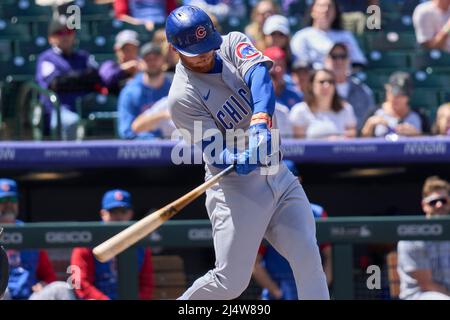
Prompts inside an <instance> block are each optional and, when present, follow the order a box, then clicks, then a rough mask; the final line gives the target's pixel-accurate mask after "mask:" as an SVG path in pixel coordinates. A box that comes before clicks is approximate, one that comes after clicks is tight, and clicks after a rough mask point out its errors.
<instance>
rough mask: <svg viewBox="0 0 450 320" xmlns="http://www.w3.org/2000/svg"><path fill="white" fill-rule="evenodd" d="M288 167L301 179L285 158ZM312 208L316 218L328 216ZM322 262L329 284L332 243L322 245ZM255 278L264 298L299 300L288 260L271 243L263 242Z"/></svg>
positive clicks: (313, 205) (290, 162)
mask: <svg viewBox="0 0 450 320" xmlns="http://www.w3.org/2000/svg"><path fill="white" fill-rule="evenodd" d="M283 162H284V163H285V164H286V166H287V167H288V169H289V170H290V171H291V172H292V174H294V175H295V176H296V177H299V180H301V177H300V174H299V171H298V169H297V167H296V165H295V163H294V162H293V161H291V160H283ZM311 209H312V212H313V215H314V218H315V219H320V218H326V217H327V213H326V211H325V210H324V209H323V208H322V207H321V206H319V205H317V204H313V203H311ZM320 252H321V255H322V264H323V268H324V271H325V274H326V277H327V284H328V286H330V284H331V281H332V265H331V245H330V244H322V245H321V246H320ZM253 278H254V279H255V281H256V283H257V284H258V285H259V286H261V287H262V288H263V290H262V292H261V299H262V300H298V296H297V287H296V285H295V280H294V275H293V273H292V270H291V267H290V266H289V263H288V261H287V260H286V259H285V258H284V257H283V256H282V255H281V254H279V253H278V252H277V251H276V250H275V248H274V247H273V246H271V245H270V244H268V243H267V244H262V245H261V246H260V248H259V250H258V255H257V257H256V262H255V267H254V269H253Z"/></svg>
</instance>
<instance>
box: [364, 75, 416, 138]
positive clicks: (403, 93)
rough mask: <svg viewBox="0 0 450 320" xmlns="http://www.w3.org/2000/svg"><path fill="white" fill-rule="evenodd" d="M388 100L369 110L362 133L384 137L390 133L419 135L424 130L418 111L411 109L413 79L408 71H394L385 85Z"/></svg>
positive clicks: (366, 135)
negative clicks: (410, 99) (410, 98)
mask: <svg viewBox="0 0 450 320" xmlns="http://www.w3.org/2000/svg"><path fill="white" fill-rule="evenodd" d="M385 90H386V100H385V101H384V102H383V103H382V105H381V107H379V108H378V109H376V110H374V111H372V112H369V117H368V118H367V120H366V121H365V122H364V125H363V128H362V129H361V135H362V136H364V137H384V136H386V135H388V134H394V135H400V136H418V135H421V134H422V132H423V131H424V130H423V129H424V123H423V120H422V118H421V115H419V114H418V113H417V112H415V111H413V110H411V107H410V105H409V97H410V96H411V95H412V90H413V89H412V79H411V76H410V75H409V74H408V73H406V72H401V71H399V72H394V73H393V74H392V75H391V76H390V77H389V82H388V83H387V84H386V85H385Z"/></svg>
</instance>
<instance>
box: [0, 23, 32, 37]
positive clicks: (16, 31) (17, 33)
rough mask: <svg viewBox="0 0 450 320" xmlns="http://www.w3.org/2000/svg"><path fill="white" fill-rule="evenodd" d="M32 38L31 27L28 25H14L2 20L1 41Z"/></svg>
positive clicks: (0, 26)
mask: <svg viewBox="0 0 450 320" xmlns="http://www.w3.org/2000/svg"><path fill="white" fill-rule="evenodd" d="M30 38H31V37H30V27H29V25H28V24H22V23H17V22H15V23H13V22H10V21H9V20H3V19H0V39H8V40H16V39H21V40H30Z"/></svg>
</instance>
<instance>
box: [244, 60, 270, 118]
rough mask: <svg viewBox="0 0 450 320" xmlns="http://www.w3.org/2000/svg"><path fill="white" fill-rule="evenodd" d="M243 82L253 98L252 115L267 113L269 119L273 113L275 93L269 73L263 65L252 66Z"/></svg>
mask: <svg viewBox="0 0 450 320" xmlns="http://www.w3.org/2000/svg"><path fill="white" fill-rule="evenodd" d="M245 82H246V84H247V86H248V87H249V88H250V91H251V93H252V98H253V114H257V113H267V114H268V115H269V116H270V117H272V116H273V113H274V112H275V92H274V89H273V85H272V80H271V79H270V75H269V71H268V70H267V68H266V67H265V66H264V65H263V64H257V65H255V66H253V67H252V68H251V69H250V70H249V71H247V73H246V74H245Z"/></svg>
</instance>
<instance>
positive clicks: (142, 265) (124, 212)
mask: <svg viewBox="0 0 450 320" xmlns="http://www.w3.org/2000/svg"><path fill="white" fill-rule="evenodd" d="M133 215H134V212H133V208H132V202H131V196H130V194H129V193H128V192H127V191H125V190H119V189H115V190H110V191H108V192H106V193H105V195H104V196H103V201H102V209H101V211H100V217H101V219H102V221H103V222H105V223H108V222H111V221H130V220H131V219H132V218H133ZM137 250H138V269H139V299H141V300H150V299H152V296H153V264H152V253H151V250H150V248H138V249H137ZM71 265H72V266H78V267H79V268H80V283H79V284H80V285H79V287H78V288H77V287H75V294H76V296H77V297H78V298H79V299H83V300H115V299H118V298H119V296H118V274H117V258H113V259H111V260H109V261H107V262H105V263H101V262H99V261H98V260H96V259H95V258H94V255H93V253H92V249H91V248H74V249H73V251H72V257H71Z"/></svg>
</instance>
